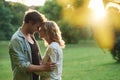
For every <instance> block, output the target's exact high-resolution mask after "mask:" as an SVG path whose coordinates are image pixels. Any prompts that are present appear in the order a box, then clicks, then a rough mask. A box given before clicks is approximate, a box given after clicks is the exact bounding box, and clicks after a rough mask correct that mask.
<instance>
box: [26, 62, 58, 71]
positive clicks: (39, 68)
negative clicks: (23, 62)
mask: <svg viewBox="0 0 120 80" xmlns="http://www.w3.org/2000/svg"><path fill="white" fill-rule="evenodd" d="M55 68H56V65H55V63H46V64H41V65H33V64H30V65H29V66H28V68H27V71H28V72H35V71H36V72H37V71H41V72H42V71H51V70H54V69H55Z"/></svg>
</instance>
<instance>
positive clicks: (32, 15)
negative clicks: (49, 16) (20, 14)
mask: <svg viewBox="0 0 120 80" xmlns="http://www.w3.org/2000/svg"><path fill="white" fill-rule="evenodd" d="M29 21H32V22H33V24H35V23H36V22H40V23H41V24H42V23H43V22H44V21H46V18H45V16H44V15H43V14H41V13H39V12H38V11H36V10H28V11H26V12H25V15H24V23H29Z"/></svg>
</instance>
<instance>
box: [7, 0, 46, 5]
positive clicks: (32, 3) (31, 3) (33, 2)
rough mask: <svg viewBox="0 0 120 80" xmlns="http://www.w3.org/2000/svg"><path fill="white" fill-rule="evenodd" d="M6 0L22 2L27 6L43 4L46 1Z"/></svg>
mask: <svg viewBox="0 0 120 80" xmlns="http://www.w3.org/2000/svg"><path fill="white" fill-rule="evenodd" d="M5 1H13V2H20V3H23V4H25V5H27V6H43V5H44V3H45V0H5Z"/></svg>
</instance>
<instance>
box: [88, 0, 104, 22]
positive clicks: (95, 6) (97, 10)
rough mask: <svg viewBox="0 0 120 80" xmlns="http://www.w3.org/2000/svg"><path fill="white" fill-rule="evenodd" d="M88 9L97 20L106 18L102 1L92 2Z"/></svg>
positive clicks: (95, 0)
mask: <svg viewBox="0 0 120 80" xmlns="http://www.w3.org/2000/svg"><path fill="white" fill-rule="evenodd" d="M88 7H89V8H91V9H92V11H93V16H94V19H95V20H99V19H100V18H103V17H105V9H104V4H103V1H102V0H91V1H90V3H89V6H88Z"/></svg>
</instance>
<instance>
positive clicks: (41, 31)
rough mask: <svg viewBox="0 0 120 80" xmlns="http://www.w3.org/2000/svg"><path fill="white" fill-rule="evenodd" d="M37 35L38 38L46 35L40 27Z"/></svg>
mask: <svg viewBox="0 0 120 80" xmlns="http://www.w3.org/2000/svg"><path fill="white" fill-rule="evenodd" d="M39 37H40V38H45V37H46V34H45V31H44V29H43V28H42V27H40V28H39Z"/></svg>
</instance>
